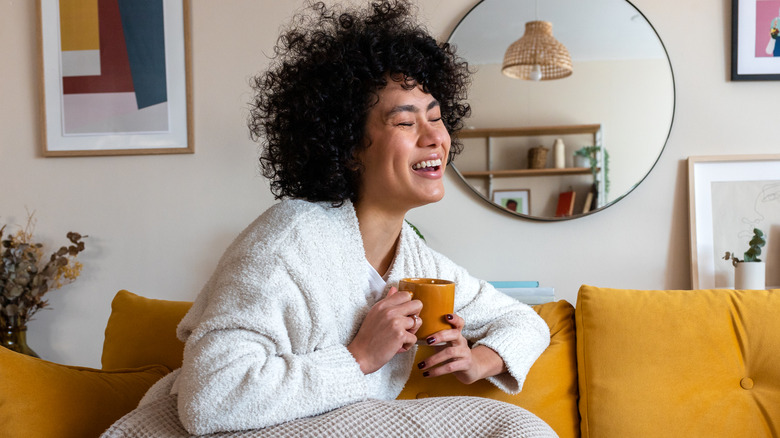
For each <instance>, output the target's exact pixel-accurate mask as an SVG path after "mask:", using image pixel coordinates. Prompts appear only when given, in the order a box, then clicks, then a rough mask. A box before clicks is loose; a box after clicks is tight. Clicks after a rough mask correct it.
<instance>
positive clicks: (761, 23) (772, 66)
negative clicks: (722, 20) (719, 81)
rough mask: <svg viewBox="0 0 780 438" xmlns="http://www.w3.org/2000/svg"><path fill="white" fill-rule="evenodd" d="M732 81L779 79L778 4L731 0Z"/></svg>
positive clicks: (779, 3)
mask: <svg viewBox="0 0 780 438" xmlns="http://www.w3.org/2000/svg"><path fill="white" fill-rule="evenodd" d="M731 8H732V9H731V80H732V81H776V80H780V35H779V34H780V1H777V0H766V1H756V0H732V4H731Z"/></svg>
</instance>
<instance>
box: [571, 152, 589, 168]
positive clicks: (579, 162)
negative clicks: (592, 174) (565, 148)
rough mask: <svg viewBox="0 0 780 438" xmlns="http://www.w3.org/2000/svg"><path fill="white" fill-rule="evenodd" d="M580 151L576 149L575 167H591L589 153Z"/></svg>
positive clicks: (574, 155) (574, 156)
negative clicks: (584, 153)
mask: <svg viewBox="0 0 780 438" xmlns="http://www.w3.org/2000/svg"><path fill="white" fill-rule="evenodd" d="M578 152H579V151H574V154H573V165H574V167H590V157H588V156H587V155H580V154H579V153H578Z"/></svg>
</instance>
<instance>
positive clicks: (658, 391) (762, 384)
mask: <svg viewBox="0 0 780 438" xmlns="http://www.w3.org/2000/svg"><path fill="white" fill-rule="evenodd" d="M575 317H576V324H577V362H578V368H579V379H580V380H579V382H580V414H581V416H582V425H581V426H582V436H583V437H586V438H587V437H646V436H663V437H686V438H687V437H698V436H706V437H737V436H739V437H764V436H770V435H771V436H778V434H780V408H779V407H780V383H778V382H780V290H774V291H734V290H697V291H638V290H617V289H602V288H596V287H591V286H582V288H580V291H579V297H578V298H577V309H576V312H575Z"/></svg>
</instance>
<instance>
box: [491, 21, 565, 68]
mask: <svg viewBox="0 0 780 438" xmlns="http://www.w3.org/2000/svg"><path fill="white" fill-rule="evenodd" d="M501 73H503V74H504V75H505V76H509V77H510V78H516V79H529V80H532V81H540V80H541V81H546V80H549V79H561V78H565V77H567V76H570V75H571V73H572V64H571V55H569V51H568V50H567V49H566V46H564V45H563V44H561V43H560V42H558V40H556V39H555V37H553V33H552V23H550V22H549V21H529V22H527V23H525V34H524V35H523V36H522V37H521V38H520V39H519V40H517V41H515V42H514V43H512V44H511V45H510V46H509V48H507V49H506V53H504V62H503V65H502V67H501Z"/></svg>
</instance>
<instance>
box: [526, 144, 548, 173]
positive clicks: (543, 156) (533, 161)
mask: <svg viewBox="0 0 780 438" xmlns="http://www.w3.org/2000/svg"><path fill="white" fill-rule="evenodd" d="M547 151H549V149H547V148H546V147H544V146H537V147H535V148H531V149H528V168H529V169H544V168H546V167H547Z"/></svg>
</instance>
